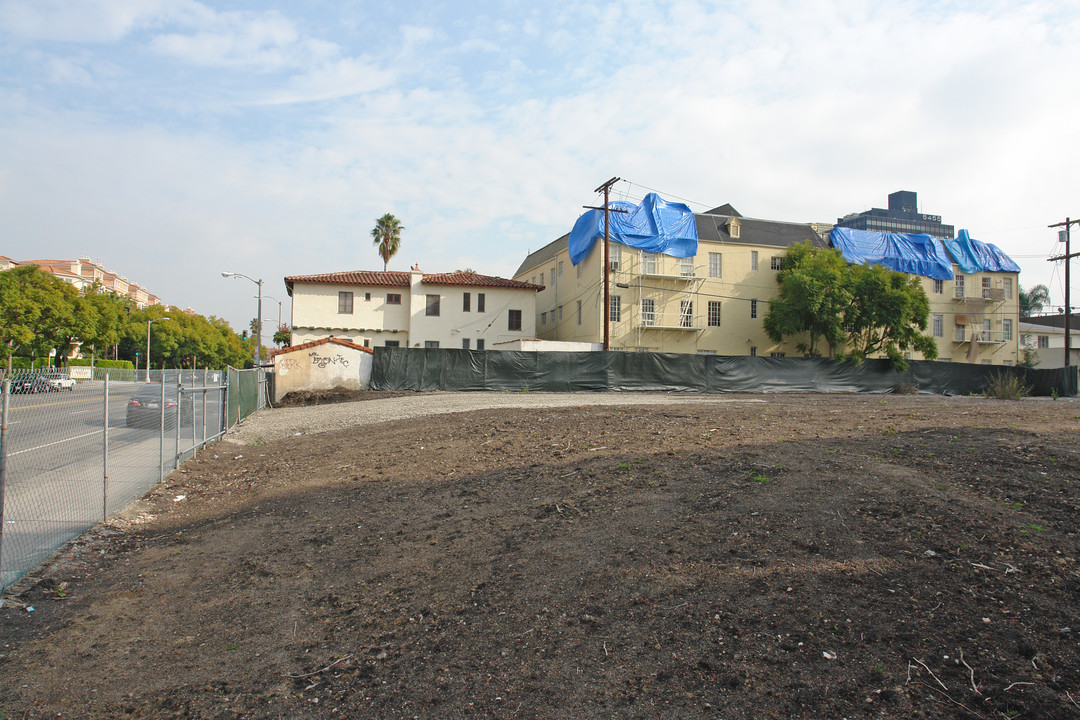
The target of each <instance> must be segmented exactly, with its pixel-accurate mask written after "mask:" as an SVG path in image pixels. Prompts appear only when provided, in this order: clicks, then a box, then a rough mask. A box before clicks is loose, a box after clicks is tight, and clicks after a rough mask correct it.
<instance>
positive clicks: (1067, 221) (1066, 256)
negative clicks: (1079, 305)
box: [1049, 218, 1080, 367]
mask: <svg viewBox="0 0 1080 720" xmlns="http://www.w3.org/2000/svg"><path fill="white" fill-rule="evenodd" d="M1074 223H1080V220H1073V219H1071V218H1065V222H1063V223H1054V224H1053V225H1050V226H1049V227H1052V228H1056V227H1062V226H1064V227H1065V254H1064V255H1060V256H1058V257H1052V258H1050V260H1049V262H1053V261H1055V260H1064V261H1065V367H1069V352H1070V350H1071V344H1072V343H1071V340H1072V338H1070V337H1069V332H1070V330H1071V328H1070V327H1069V325H1070V320H1071V318H1072V305H1071V304H1070V302H1069V265H1071V264H1072V263H1070V262H1069V260H1070V259H1071V258H1074V257H1076V256H1078V255H1080V253H1070V252H1069V228H1070V227H1071V226H1072V225H1073V224H1074Z"/></svg>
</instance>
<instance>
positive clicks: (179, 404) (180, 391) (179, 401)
mask: <svg viewBox="0 0 1080 720" xmlns="http://www.w3.org/2000/svg"><path fill="white" fill-rule="evenodd" d="M183 411H184V386H183V385H182V384H181V383H180V380H179V377H178V378H177V380H176V452H175V453H173V459H172V464H173V470H175V469H176V468H178V467H180V425H181V424H182V423H181V420H183V419H184V412H183Z"/></svg>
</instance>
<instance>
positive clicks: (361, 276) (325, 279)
mask: <svg viewBox="0 0 1080 720" xmlns="http://www.w3.org/2000/svg"><path fill="white" fill-rule="evenodd" d="M421 282H422V283H423V284H424V285H458V286H466V287H489V288H512V289H517V290H543V289H544V286H543V285H534V284H533V283H526V282H519V281H517V280H508V279H506V278H501V277H496V276H494V275H480V274H479V273H471V272H452V273H425V274H424V276H423V279H422V280H421ZM294 283H313V284H319V285H374V286H379V287H404V288H407V287H409V285H410V273H407V272H401V271H397V270H389V271H379V270H349V271H346V272H335V273H320V274H317V275H289V276H287V277H286V278H285V287H286V289H287V290H288V292H289V295H290V296H291V295H292V289H293V284H294Z"/></svg>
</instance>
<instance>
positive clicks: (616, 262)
mask: <svg viewBox="0 0 1080 720" xmlns="http://www.w3.org/2000/svg"><path fill="white" fill-rule="evenodd" d="M621 266H622V248H621V247H619V246H618V245H616V244H614V243H612V244H609V245H608V267H610V268H611V269H612V270H618V269H619V268H620V267H621Z"/></svg>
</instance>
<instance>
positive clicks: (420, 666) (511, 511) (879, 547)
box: [0, 395, 1080, 720]
mask: <svg viewBox="0 0 1080 720" xmlns="http://www.w3.org/2000/svg"><path fill="white" fill-rule="evenodd" d="M590 397H592V396H590V395H582V396H581V399H580V407H562V408H555V409H534V410H528V411H522V410H510V409H500V410H488V411H477V412H467V413H457V414H453V415H443V416H438V417H430V418H422V419H414V420H409V421H407V422H389V423H383V424H377V425H368V426H363V427H354V428H346V429H341V430H336V431H333V432H327V433H322V434H315V435H304V436H290V437H283V438H277V439H269V440H255V441H252V442H249V444H246V445H239V444H234V443H229V442H222V443H219V444H217V445H215V446H213V447H212V448H210V449H209V450H207V451H206V452H204V453H203V454H201V455H200V456H199V458H198V459H197V460H195V461H192V462H189V463H187V464H185V465H184V466H182V469H181V470H180V471H178V472H174V473H173V474H171V475H170V476H169V477H168V479H167V480H166V482H165V483H164V484H163V485H161V486H159V487H157V488H156V489H155V490H154V491H152V492H151V493H150V494H149V495H148V496H147V497H146V498H145V499H144V501H143V502H141V503H140V504H139V505H138V506H137V507H136V508H134V509H133V510H132V512H131V513H129V514H127V515H126V516H125V517H123V518H120V519H118V520H117V521H116V522H114V523H112V524H110V525H109V526H106V527H101V528H99V529H98V530H96V531H94V532H91V533H89V534H88V535H87V536H85V537H84V538H82V539H80V540H79V541H77V542H76V543H74V544H73V545H72V546H70V547H69V548H67V549H65V551H64V552H62V553H61V554H60V555H59V556H58V557H57V559H56V560H55V561H54V562H52V563H51V564H50V565H48V566H46V567H43V568H41V569H40V570H39V571H37V572H36V573H35V574H34V575H33V576H32V577H30V578H28V579H27V580H26V582H23V583H21V585H20V586H19V589H18V593H17V595H16V596H15V597H13V598H8V599H7V603H6V605H5V607H4V608H3V609H0V653H2V657H0V718H4V719H5V720H7V719H9V718H57V717H77V718H163V717H179V718H335V717H343V718H412V717H418V718H725V719H728V720H732V719H741V718H954V717H955V718H1040V719H1048V718H1049V719H1054V718H1077V717H1080V637H1078V636H1080V564H1078V558H1080V542H1078V534H1077V531H1078V520H1080V455H1078V452H1080V451H1078V446H1077V441H1078V440H1080V403H1077V402H1073V401H1070V400H1064V399H1063V400H1059V401H1052V400H1050V399H1045V400H1025V401H1021V402H1008V401H995V400H986V399H981V398H943V397H928V396H895V395H893V396H806V395H800V396H791V395H772V396H755V397H754V398H747V397H745V396H743V397H739V396H736V397H723V398H716V399H715V401H706V402H701V403H697V404H693V405H680V404H674V403H673V404H671V405H659V406H657V405H653V406H649V407H645V406H635V405H628V406H623V407H610V406H604V407H600V406H590ZM354 406H355V408H356V412H357V413H363V412H365V408H369V407H375V406H374V405H373V404H372V403H369V402H363V403H354ZM272 412H289V411H288V410H274V411H272ZM31 607H32V608H33V610H31V609H30V608H31Z"/></svg>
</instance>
